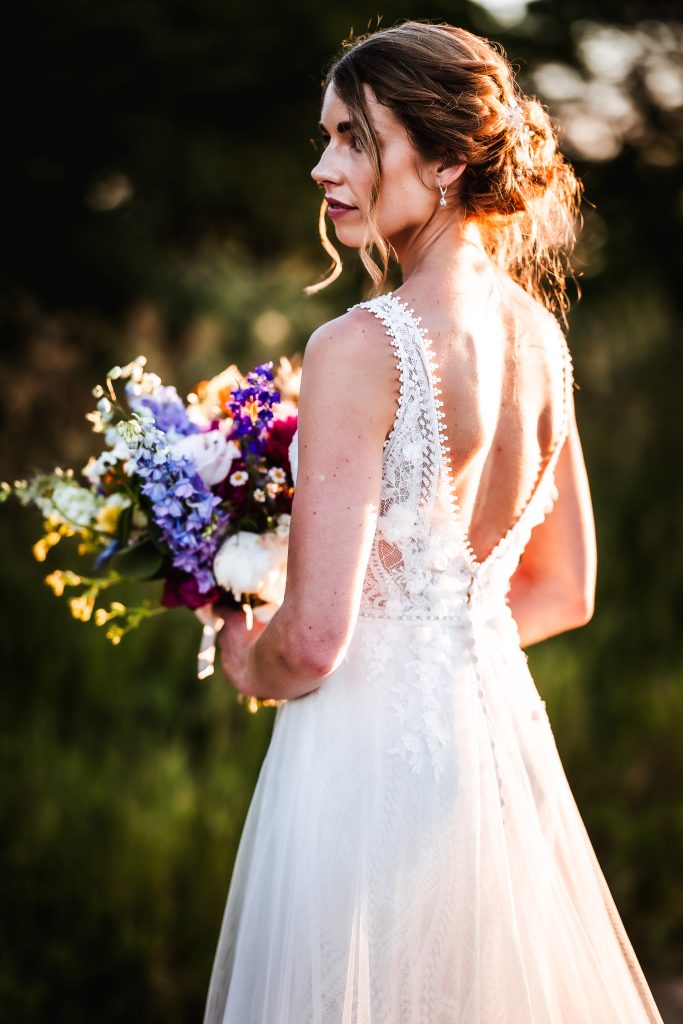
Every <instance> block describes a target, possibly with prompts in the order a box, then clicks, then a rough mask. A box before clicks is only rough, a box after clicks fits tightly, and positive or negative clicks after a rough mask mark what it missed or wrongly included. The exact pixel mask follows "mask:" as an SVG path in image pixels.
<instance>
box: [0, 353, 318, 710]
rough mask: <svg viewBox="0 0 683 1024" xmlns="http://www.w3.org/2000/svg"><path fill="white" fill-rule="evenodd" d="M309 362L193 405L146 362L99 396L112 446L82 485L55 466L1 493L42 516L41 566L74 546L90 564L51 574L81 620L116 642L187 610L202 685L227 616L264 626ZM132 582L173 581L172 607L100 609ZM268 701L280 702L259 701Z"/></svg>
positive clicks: (284, 530) (277, 600)
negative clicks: (194, 625) (197, 634)
mask: <svg viewBox="0 0 683 1024" xmlns="http://www.w3.org/2000/svg"><path fill="white" fill-rule="evenodd" d="M300 363H301V360H300V357H295V359H294V360H292V361H290V360H288V359H285V358H282V359H281V360H280V363H279V367H278V369H277V370H276V371H275V372H273V364H272V362H269V363H263V364H261V365H259V366H257V367H255V369H254V370H252V371H251V372H249V373H248V374H247V375H246V378H245V377H243V376H242V374H241V373H240V372H239V370H238V368H237V367H236V366H230V367H228V368H227V369H226V370H225V371H224V372H223V373H221V374H219V375H218V376H217V377H214V378H213V379H212V380H208V381H202V382H201V383H200V384H199V385H198V386H197V387H196V389H195V391H194V392H192V393H191V394H190V395H188V396H187V401H186V402H184V401H183V400H182V399H181V398H180V396H179V395H178V392H177V391H176V389H175V388H174V387H172V386H168V385H164V384H162V382H161V380H160V378H159V377H158V376H157V375H156V374H154V373H149V372H147V371H146V369H145V365H146V359H145V357H144V356H139V357H138V358H137V359H135V360H134V361H133V362H131V363H129V364H128V365H127V366H123V367H121V366H115V367H114V368H113V369H112V370H110V371H109V373H108V374H107V377H106V380H105V383H104V385H98V386H97V387H96V388H94V390H93V394H94V396H95V398H96V399H97V407H96V409H95V410H94V411H93V412H91V413H89V414H88V416H87V419H88V420H89V421H90V423H91V426H92V429H93V431H94V432H95V433H96V434H100V435H102V437H103V440H104V450H103V451H102V452H101V453H100V454H99V455H97V456H94V455H93V456H91V457H90V459H89V460H88V462H87V464H86V465H85V466H84V467H83V469H82V470H81V476H82V477H83V480H81V479H79V478H77V477H76V475H75V474H74V471H73V470H71V469H68V470H63V469H56V470H55V471H54V472H52V473H37V474H35V475H34V476H33V477H32V478H31V479H30V480H17V481H15V482H14V484H12V485H10V484H8V483H3V484H2V489H1V492H0V499H5V498H7V497H8V496H9V495H10V494H14V495H16V497H17V498H18V499H19V501H20V502H21V503H22V504H23V505H29V504H34V505H36V506H37V507H38V508H39V509H40V511H41V512H42V514H43V518H44V524H45V532H44V535H43V537H42V538H41V539H40V540H38V542H37V543H36V544H35V545H34V548H33V551H34V555H35V557H36V558H37V559H38V561H41V562H42V561H45V559H46V558H47V556H48V552H49V551H50V549H51V548H53V547H54V546H55V545H56V544H57V543H58V542H59V541H61V540H62V538H64V537H75V538H77V541H78V555H79V556H81V558H82V557H84V556H85V557H87V558H89V559H90V562H89V565H90V566H91V568H90V569H89V570H88V573H87V574H84V573H83V572H82V571H79V570H77V569H75V568H67V569H56V570H55V571H53V572H51V573H50V574H49V575H48V576H47V577H46V579H45V582H46V583H47V584H48V585H49V586H50V587H51V588H52V590H53V591H54V593H55V594H56V595H57V596H61V595H62V594H64V593H65V592H67V591H68V592H69V594H70V595H71V596H70V597H69V606H70V609H71V612H72V614H73V616H74V617H75V618H77V619H80V620H82V621H84V622H87V621H89V620H91V619H94V621H95V623H96V625H97V626H106V635H107V638H108V639H109V640H110V641H111V642H112V643H114V644H118V643H120V641H121V639H122V637H123V636H124V635H125V634H126V633H127V632H128V631H129V630H131V629H133V628H135V627H136V626H138V625H139V624H140V623H141V622H142V621H143V620H144V619H146V618H149V617H150V616H153V615H157V614H159V613H160V612H163V611H164V610H165V609H167V608H172V607H176V606H178V605H184V606H186V607H187V608H190V609H192V610H193V611H195V612H196V613H197V614H198V616H199V618H200V619H201V620H202V621H203V622H204V630H203V634H202V642H201V645H200V651H199V662H198V676H199V678H204V677H206V676H208V675H210V674H211V673H212V672H213V665H214V657H215V649H216V642H215V641H216V629H217V628H220V625H221V622H220V609H221V607H223V608H226V607H229V608H240V607H241V608H242V609H243V610H244V613H245V615H246V617H247V627H248V628H251V626H252V622H253V617H257V618H258V619H259V620H260V621H262V622H266V621H268V620H269V619H270V617H271V616H272V615H273V613H274V612H275V610H276V609H277V608H278V607H279V605H280V604H281V603H282V599H283V596H284V588H285V580H286V572H287V546H288V539H289V522H290V514H291V508H292V498H293V494H294V486H293V481H292V473H291V467H290V464H289V445H290V442H291V440H292V437H293V435H294V432H295V430H296V424H297V405H298V393H299V384H300V377H301V366H300ZM125 580H136V581H141V580H162V581H163V588H162V592H161V597H160V599H157V600H154V601H152V600H144V601H143V602H142V604H140V605H137V606H135V607H130V606H126V605H125V604H123V603H122V602H121V601H119V600H109V602H108V606H105V604H101V603H100V604H98V602H100V601H101V599H102V595H103V592H104V591H109V590H110V588H111V587H114V586H115V585H116V584H121V583H123V582H124V581H125ZM208 612H212V613H211V614H210V615H209V614H207V613H208ZM216 616H218V621H216ZM238 699H241V700H242V701H245V700H246V698H245V697H244V696H243V695H242V694H238ZM263 703H272V702H268V701H262V700H257V699H256V698H249V700H248V702H247V706H248V708H249V710H252V711H253V710H256V708H257V707H258V706H259V705H260V704H263ZM275 703H277V702H275Z"/></svg>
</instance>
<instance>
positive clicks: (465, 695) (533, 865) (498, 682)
mask: <svg viewBox="0 0 683 1024" xmlns="http://www.w3.org/2000/svg"><path fill="white" fill-rule="evenodd" d="M358 306H360V307H363V308H365V309H367V310H368V311H369V313H371V314H374V315H375V316H376V317H378V318H379V319H380V320H381V321H382V322H383V324H384V326H385V327H386V333H387V340H388V343H390V344H391V346H392V347H393V351H394V354H395V359H396V366H397V369H398V374H399V377H400V382H401V383H400V395H399V400H398V408H397V412H396V418H395V422H394V425H393V428H392V430H391V433H390V434H389V436H388V437H387V439H386V442H385V445H384V452H383V469H382V486H381V501H380V506H379V509H378V519H377V526H376V531H375V535H374V539H373V543H372V549H371V554H370V558H369V561H368V565H367V569H366V573H365V580H364V585H363V593H362V599H361V604H360V609H359V614H358V618H357V621H356V624H355V627H354V632H353V636H352V639H351V642H350V644H349V647H348V649H347V652H346V655H345V657H344V659H343V661H342V662H341V663H340V664H339V665H338V667H337V668H336V669H335V671H334V672H333V673H332V674H331V675H330V676H328V677H327V678H326V679H325V680H324V681H323V682H322V684H321V686H320V687H319V689H317V690H314V691H313V692H311V693H309V694H306V695H305V696H304V697H300V698H297V699H293V700H290V701H287V702H286V703H284V704H282V705H280V706H279V707H278V708H277V711H276V713H275V720H274V724H273V731H272V737H271V740H270V745H269V747H268V750H267V753H266V756H265V759H264V761H263V765H262V768H261V772H260V774H259V777H258V781H257V784H256V788H255V791H254V794H253V798H252V802H251V805H250V808H249V811H248V814H247V818H246V821H245V824H244V829H243V833H242V837H241V841H240V846H239V850H238V853H237V858H236V861H235V864H234V868H233V872H232V878H231V882H230V887H229V893H228V898H227V905H226V908H225V913H224V916H223V922H222V926H221V930H220V936H219V940H218V946H217V950H216V955H215V960H214V964H213V970H212V973H211V979H210V985H209V991H208V996H207V1003H206V1011H205V1016H204V1024H644V1022H647V1021H656V1022H658V1024H662V1020H661V1017H660V1015H659V1013H658V1011H657V1008H656V1006H655V1004H654V1001H653V998H652V995H651V993H650V990H649V988H648V985H647V983H646V981H645V978H644V976H643V973H642V971H641V969H640V967H639V964H638V962H637V959H636V956H635V954H634V951H633V949H632V946H631V944H630V942H629V939H628V937H627V935H626V932H625V930H624V927H623V924H622V922H621V920H620V917H619V914H618V912H617V909H616V907H615V904H614V901H613V899H612V896H611V894H610V891H609V889H608V886H607V884H606V881H605V878H604V876H603V873H602V871H601V869H600V867H599V864H598V862H597V860H596V857H595V854H594V851H593V848H592V845H591V842H590V839H589V837H588V834H587V832H586V829H585V827H584V824H583V822H582V819H581V816H580V814H579V811H578V809H577V806H576V803H575V801H574V799H573V796H572V793H571V791H570V787H569V785H568V782H567V778H566V776H565V773H564V770H563V767H562V764H561V761H560V757H559V755H558V751H557V747H556V745H555V740H554V737H553V733H552V730H551V726H550V723H549V721H548V716H547V714H546V709H545V705H544V702H543V701H542V700H541V698H540V696H539V693H538V690H537V689H536V686H535V684H534V681H533V679H532V676H531V675H530V672H529V668H528V664H527V657H526V655H525V653H524V652H523V650H522V649H521V647H520V637H519V633H518V630H517V627H516V623H515V620H514V619H513V617H512V614H511V611H510V607H509V605H508V603H507V594H508V590H509V585H510V579H511V576H512V574H513V573H514V571H515V569H516V567H517V565H518V563H519V560H520V557H521V555H522V552H523V550H524V548H525V546H526V544H527V542H528V541H529V537H530V535H531V531H532V529H533V528H534V527H535V526H536V525H538V524H539V523H540V522H541V521H542V520H543V519H544V517H545V516H546V515H547V514H548V512H549V511H550V509H551V508H552V504H553V502H554V500H555V499H556V497H557V491H556V487H555V482H554V470H555V465H556V462H557V457H558V454H559V451H560V449H561V447H562V443H563V442H564V440H565V437H566V435H567V431H568V427H569V413H568V410H569V396H570V389H571V388H572V386H573V384H572V381H573V377H572V366H571V360H570V356H569V350H568V348H567V345H566V341H565V339H564V335H563V334H562V331H561V330H560V328H559V325H558V327H557V338H558V345H560V346H561V351H562V356H563V359H562V365H563V367H564V416H563V425H562V430H561V432H560V436H559V438H558V440H557V444H556V446H555V447H554V448H553V451H552V453H551V455H550V458H549V459H548V461H547V462H546V464H545V466H544V467H543V469H542V471H539V475H538V477H537V480H536V482H535V485H534V488H533V491H532V493H531V494H530V497H529V499H528V501H527V503H526V505H525V506H524V508H523V510H522V512H521V514H520V515H519V517H518V518H517V519H516V521H515V522H514V524H513V525H512V526H511V528H510V529H509V530H508V531H507V533H506V534H505V535H504V536H503V537H502V538H501V539H500V541H499V542H498V543H497V544H496V546H495V547H494V548H493V550H492V551H491V552H490V554H489V555H488V556H487V557H486V558H485V559H483V560H482V561H479V560H478V559H477V557H476V555H475V553H474V551H473V549H472V546H471V544H470V542H469V540H468V537H467V532H466V530H465V529H464V528H463V523H462V520H461V516H460V510H459V507H458V501H457V497H456V495H455V493H454V490H453V487H452V482H451V462H450V454H449V446H448V444H447V441H448V438H447V436H446V433H445V424H444V414H443V412H442V409H441V406H442V401H441V399H440V398H439V395H440V394H441V389H440V388H439V387H438V384H439V383H440V378H439V376H438V370H439V367H438V365H437V363H436V361H435V357H434V354H433V349H432V342H431V340H430V339H429V337H428V336H427V333H426V331H425V330H424V329H423V328H421V327H420V319H421V318H420V317H419V316H416V314H415V312H414V310H412V309H410V308H408V306H407V305H406V304H405V303H404V302H403V301H402V300H400V299H399V298H398V297H397V296H395V295H393V293H391V292H390V293H389V294H387V295H383V296H380V297H378V298H376V299H372V300H370V301H367V302H363V303H358ZM352 308H355V307H352ZM290 459H291V463H292V470H293V474H295V473H296V464H297V435H295V436H294V438H293V440H292V446H291V448H290ZM294 500H295V502H296V497H295V499H294Z"/></svg>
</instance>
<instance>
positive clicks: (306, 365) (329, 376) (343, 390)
mask: <svg viewBox="0 0 683 1024" xmlns="http://www.w3.org/2000/svg"><path fill="white" fill-rule="evenodd" d="M398 377H399V375H398V368H397V359H396V353H395V351H394V350H393V348H392V345H391V343H390V340H389V338H388V336H387V329H386V327H385V326H384V325H383V324H382V322H381V321H380V320H378V319H377V317H375V316H374V315H373V314H372V313H371V312H370V311H369V310H367V309H365V308H362V307H357V306H353V307H351V309H349V310H347V311H346V312H345V313H343V314H342V315H341V316H338V317H335V318H334V319H333V320H329V321H327V322H326V323H323V324H321V325H320V326H319V327H317V328H316V329H315V330H314V331H313V333H312V334H311V336H310V338H309V339H308V342H307V344H306V348H305V350H304V361H303V377H302V388H303V387H304V386H313V387H315V388H317V387H320V386H322V382H323V380H326V381H328V382H332V383H333V385H334V396H335V398H336V400H337V401H341V402H342V403H344V402H346V401H348V400H349V397H350V396H351V395H353V398H354V401H355V402H357V401H358V400H359V399H360V400H362V401H363V402H365V403H367V404H368V405H369V406H370V407H372V408H374V409H375V412H376V415H377V416H378V418H379V419H380V421H381V422H383V421H385V420H386V422H387V424H389V425H390V424H391V422H392V420H393V416H394V414H395V404H396V395H397V393H398V386H399V382H398ZM387 429H388V427H387Z"/></svg>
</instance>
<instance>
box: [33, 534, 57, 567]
mask: <svg viewBox="0 0 683 1024" xmlns="http://www.w3.org/2000/svg"><path fill="white" fill-rule="evenodd" d="M61 539H62V535H61V533H57V532H56V531H52V532H51V533H47V534H46V535H45V536H44V537H43V538H41V540H39V541H37V542H36V543H35V544H34V545H33V554H34V557H35V559H36V561H37V562H44V561H45V559H46V558H47V553H48V551H49V550H50V548H53V547H54V546H55V544H59V542H60V540H61Z"/></svg>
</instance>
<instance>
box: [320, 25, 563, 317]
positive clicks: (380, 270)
mask: <svg viewBox="0 0 683 1024" xmlns="http://www.w3.org/2000/svg"><path fill="white" fill-rule="evenodd" d="M332 83H333V84H334V88H335V91H336V92H337V93H338V95H339V97H340V99H341V100H342V101H343V102H344V103H345V105H346V106H347V107H348V110H349V116H350V119H351V123H352V126H353V130H354V132H355V134H356V137H357V139H358V142H359V144H360V146H361V147H362V149H363V151H364V152H365V153H366V155H367V157H368V159H369V160H370V163H371V166H372V169H373V185H372V188H371V193H370V201H369V209H368V221H367V225H366V231H365V236H364V239H363V243H362V245H361V249H360V258H361V260H362V262H363V265H364V266H365V268H366V270H367V271H368V273H369V274H370V277H371V278H372V281H373V290H372V294H373V295H377V294H379V293H380V292H381V290H382V288H383V286H384V284H385V282H386V279H387V272H388V268H389V259H390V256H391V255H392V252H391V247H390V245H389V243H388V242H387V240H386V239H385V238H383V237H382V235H381V234H380V232H379V230H378V227H377V221H376V218H375V210H376V204H377V197H378V194H379V184H380V176H381V157H380V151H379V145H378V142H377V138H376V135H375V132H374V130H373V127H372V123H371V121H370V118H369V116H368V110H367V105H366V102H365V96H364V92H363V85H368V86H369V87H370V88H371V89H372V90H373V92H374V94H375V96H376V97H377V100H378V101H379V102H380V103H382V104H384V105H385V106H387V107H389V108H390V109H391V110H392V112H393V113H394V115H395V116H396V117H397V119H398V120H399V121H400V122H401V123H402V124H403V125H404V127H405V129H406V131H407V133H408V137H409V138H410V140H411V142H412V144H413V146H414V147H415V150H416V151H417V153H418V154H421V155H422V157H423V158H426V159H428V160H433V159H438V160H440V161H441V162H442V164H444V165H449V164H453V163H465V164H466V165H467V166H466V168H465V170H464V172H463V173H462V174H461V176H460V178H459V179H458V180H457V182H456V184H455V188H456V196H457V202H458V206H459V209H460V212H461V215H462V217H463V220H465V221H467V220H475V221H476V222H477V225H478V228H479V232H480V236H481V238H482V241H483V244H484V246H485V248H486V250H487V252H488V254H489V256H490V257H491V259H492V260H493V261H494V262H495V263H496V264H497V265H498V266H499V267H501V268H502V269H503V270H505V271H506V272H507V273H508V274H509V275H510V276H511V277H512V278H513V279H515V280H516V281H518V282H519V284H520V285H522V287H524V288H525V289H526V290H527V291H528V292H529V293H530V294H531V295H533V296H534V297H535V298H536V299H538V300H539V301H540V302H542V303H543V305H544V306H546V307H547V308H548V309H550V310H551V311H552V312H555V313H557V314H559V315H560V316H561V317H562V319H563V320H564V322H565V324H566V312H567V310H568V308H569V300H568V298H567V292H566V278H567V276H568V275H569V274H571V267H570V263H569V257H570V254H571V251H572V249H573V247H574V243H575V239H576V226H577V223H578V222H579V221H580V212H579V205H580V199H581V192H582V187H581V183H580V182H579V181H578V179H577V178H576V176H575V174H574V171H573V169H572V167H571V165H570V164H569V163H568V161H567V160H566V159H565V158H564V157H563V156H562V154H561V153H560V152H559V149H558V145H557V136H556V133H555V130H554V128H553V126H552V124H551V121H550V117H549V115H548V113H547V111H546V109H545V107H544V106H543V105H542V104H541V103H540V102H539V101H538V100H537V99H535V98H533V97H529V96H525V95H524V94H523V93H522V92H521V91H520V90H519V88H518V86H517V84H516V82H515V78H514V72H513V70H512V67H511V66H510V64H509V62H508V60H507V58H506V56H505V54H504V52H503V50H502V47H500V46H498V44H495V43H491V42H490V41H489V40H487V39H483V38H481V37H480V36H476V35H473V34H472V33H471V32H467V31H465V30H464V29H461V28H456V27H454V26H453V25H448V24H435V23H432V22H427V21H405V22H403V23H402V24H399V25H396V26H394V27H392V28H387V29H380V30H377V31H375V32H370V33H366V34H365V35H362V36H360V37H357V38H355V39H351V40H347V41H345V42H344V43H343V44H342V49H341V52H340V54H338V55H337V56H336V57H335V58H333V61H332V63H331V65H330V67H329V69H328V71H327V73H326V75H325V79H324V81H323V83H322V86H323V95H324V93H325V91H326V89H327V88H328V86H329V85H330V84H332ZM325 208H326V207H325V202H324V201H323V206H322V208H321V211H320V219H319V229H320V237H321V241H322V244H323V246H324V248H325V249H326V251H327V252H328V253H329V254H330V255H331V256H332V258H333V260H334V265H333V267H332V270H331V272H330V273H329V274H328V276H327V277H326V278H325V279H324V280H323V281H320V282H319V283H318V284H315V285H311V286H310V287H309V288H307V289H306V292H307V293H308V294H311V293H313V292H315V291H318V290H319V289H321V288H324V287H326V286H327V285H328V284H330V282H331V281H333V280H334V279H335V278H336V277H338V276H339V274H340V272H341V258H340V256H339V253H338V252H337V251H336V249H335V248H334V247H333V246H332V244H331V242H330V241H329V238H328V237H327V233H326V230H325V216H324V214H325ZM373 248H376V249H377V252H378V254H379V261H380V265H379V266H378V264H377V263H376V262H375V260H374V259H373V257H372V255H371V254H372V250H373Z"/></svg>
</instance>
